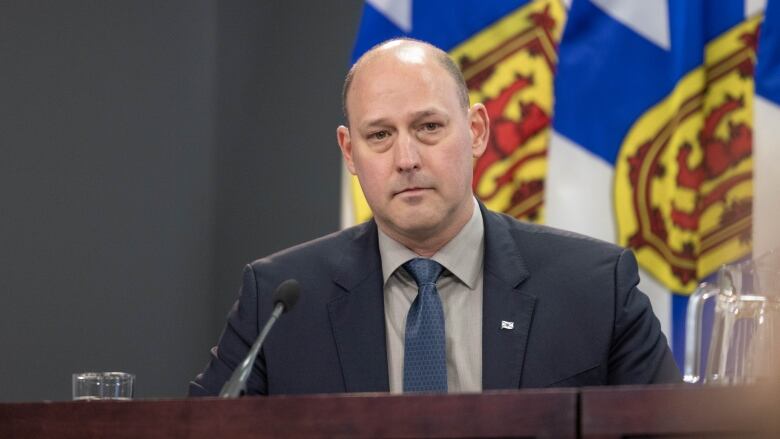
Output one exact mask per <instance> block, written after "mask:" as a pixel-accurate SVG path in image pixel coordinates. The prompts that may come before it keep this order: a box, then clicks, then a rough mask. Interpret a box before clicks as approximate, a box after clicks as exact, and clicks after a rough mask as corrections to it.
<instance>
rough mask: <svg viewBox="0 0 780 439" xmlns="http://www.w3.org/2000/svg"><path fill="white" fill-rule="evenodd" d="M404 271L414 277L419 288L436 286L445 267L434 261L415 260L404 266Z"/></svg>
mask: <svg viewBox="0 0 780 439" xmlns="http://www.w3.org/2000/svg"><path fill="white" fill-rule="evenodd" d="M403 267H404V269H406V271H407V272H408V273H409V274H411V275H412V277H413V278H414V281H415V282H417V286H418V287H421V286H423V285H426V284H436V280H437V279H439V276H440V275H441V272H442V271H443V270H444V267H442V266H441V264H439V263H438V262H436V261H434V260H433V259H426V258H414V259H412V260H409V261H407V262H406V263H405V264H404V265H403Z"/></svg>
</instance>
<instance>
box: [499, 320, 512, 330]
mask: <svg viewBox="0 0 780 439" xmlns="http://www.w3.org/2000/svg"><path fill="white" fill-rule="evenodd" d="M501 329H515V322H507V321H506V320H501Z"/></svg>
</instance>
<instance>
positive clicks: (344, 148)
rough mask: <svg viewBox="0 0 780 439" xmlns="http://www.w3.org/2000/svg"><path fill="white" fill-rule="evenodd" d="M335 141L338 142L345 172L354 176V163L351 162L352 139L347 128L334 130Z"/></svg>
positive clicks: (341, 127)
mask: <svg viewBox="0 0 780 439" xmlns="http://www.w3.org/2000/svg"><path fill="white" fill-rule="evenodd" d="M336 139H337V140H338V142H339V148H341V155H342V156H343V157H344V163H345V164H346V165H347V170H349V173H350V174H352V175H355V174H356V172H355V163H354V162H353V161H352V138H351V137H350V135H349V128H347V127H345V126H344V125H340V126H339V127H338V128H336Z"/></svg>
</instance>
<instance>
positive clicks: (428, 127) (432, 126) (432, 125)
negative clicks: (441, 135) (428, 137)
mask: <svg viewBox="0 0 780 439" xmlns="http://www.w3.org/2000/svg"><path fill="white" fill-rule="evenodd" d="M440 127H441V125H439V124H438V123H436V122H427V123H424V124H423V126H422V129H423V131H431V132H432V131H436V130H438V129H439V128H440Z"/></svg>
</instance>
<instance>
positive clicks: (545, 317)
mask: <svg viewBox="0 0 780 439" xmlns="http://www.w3.org/2000/svg"><path fill="white" fill-rule="evenodd" d="M344 110H345V116H346V120H347V125H346V126H340V127H339V128H338V130H337V137H338V142H339V145H340V147H341V152H342V154H343V156H344V159H345V161H346V164H347V168H348V169H349V171H350V172H351V173H353V174H355V175H357V176H358V178H359V180H360V184H361V186H362V188H363V192H364V193H365V196H366V199H367V201H368V203H369V205H370V206H371V209H372V211H373V214H374V219H373V220H372V221H369V222H368V223H365V224H362V225H359V226H357V227H353V228H351V229H347V230H345V231H342V232H339V233H335V234H332V235H329V236H326V237H323V238H320V239H318V240H315V241H312V242H309V243H306V244H302V245H300V246H297V247H293V248H291V249H288V250H285V251H282V252H280V253H277V254H275V255H272V256H269V257H267V258H264V259H261V260H258V261H256V262H254V263H252V264H251V265H249V266H247V267H246V269H245V271H244V284H243V287H242V290H241V295H240V298H239V300H238V302H237V303H236V306H235V307H234V309H233V310H232V312H231V314H230V316H229V319H228V324H227V327H226V328H225V331H224V333H223V334H222V337H221V339H220V342H219V345H218V346H217V347H216V348H215V349H213V350H212V359H211V362H210V363H209V365H208V368H207V369H206V371H205V372H204V373H202V374H201V375H199V376H198V377H197V378H196V380H195V381H194V382H192V383H191V386H190V393H191V394H193V395H214V394H217V393H218V392H219V390H220V388H221V386H222V385H223V383H224V382H225V381H226V380H227V379H228V378H229V376H230V374H231V372H232V370H233V369H234V368H235V367H236V365H237V364H238V363H239V362H240V361H241V360H242V359H243V357H244V356H245V354H246V352H247V350H248V349H249V347H250V346H251V344H252V342H253V341H254V339H255V337H256V336H257V334H258V330H259V327H260V325H262V324H263V322H264V321H265V320H266V318H267V316H268V315H269V313H270V311H271V309H272V306H273V304H272V303H271V294H272V292H273V291H274V289H275V287H276V286H277V285H278V284H279V283H281V282H282V281H284V280H286V279H288V278H295V279H297V280H298V281H299V282H300V284H301V291H302V293H301V299H300V302H299V304H298V305H297V307H296V308H295V309H294V310H292V311H291V312H290V313H289V314H288V315H285V316H284V317H283V318H282V319H280V321H279V323H278V324H277V326H276V327H275V328H274V331H273V332H272V333H271V334H270V335H269V337H268V339H267V340H266V343H265V345H264V347H263V350H262V353H261V355H260V357H259V359H258V361H257V362H256V364H255V368H254V372H253V375H252V377H251V379H250V381H249V386H248V390H249V393H259V394H280V393H285V394H293V393H329V392H375V391H391V392H395V393H398V392H409V391H449V392H462V391H481V390H488V389H511V388H520V387H545V386H584V385H599V384H629V383H632V384H643V383H655V382H677V381H679V380H680V375H679V371H678V370H677V367H676V366H675V364H674V362H673V360H672V357H671V353H670V352H669V349H668V347H667V343H666V339H665V337H664V336H663V334H662V333H661V331H660V326H659V323H658V321H657V319H656V318H655V316H654V315H653V313H652V310H651V308H650V304H649V301H648V299H647V297H645V296H644V294H642V293H641V292H640V291H638V290H637V288H636V285H637V283H638V281H639V278H638V275H637V266H636V261H635V259H634V257H633V255H632V254H631V253H630V252H629V251H625V250H622V249H620V248H617V247H615V246H612V245H610V244H606V243H602V242H598V241H596V240H592V239H589V238H586V237H583V236H579V235H575V234H572V233H567V232H562V231H558V230H553V229H550V228H546V227H542V226H537V225H531V224H525V223H521V222H519V221H516V220H515V219H513V218H510V217H508V216H505V215H502V214H497V213H494V212H491V211H489V210H487V209H486V208H485V207H484V206H482V205H481V204H479V203H477V201H476V200H475V199H474V196H473V194H472V192H471V184H472V165H473V160H474V159H475V158H477V157H479V156H480V155H482V153H483V152H484V151H485V147H486V145H487V141H488V135H489V121H488V115H487V112H486V110H485V107H484V106H483V105H482V104H474V105H473V106H469V102H468V94H467V89H466V86H465V83H464V81H463V78H462V76H461V74H460V72H459V71H458V69H457V68H456V67H455V65H454V64H453V63H452V62H451V61H450V60H449V58H448V57H447V55H446V53H444V52H442V51H441V50H439V49H437V48H435V47H433V46H430V45H428V44H425V43H422V42H418V41H413V40H406V39H401V40H392V41H389V42H386V43H384V44H381V45H379V46H377V47H376V48H374V49H372V50H371V51H369V52H368V53H366V54H365V55H364V56H363V57H361V59H360V60H359V61H358V62H357V63H356V64H355V65H354V66H353V67H352V69H351V70H350V73H349V74H348V76H347V79H346V81H345V86H344Z"/></svg>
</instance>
